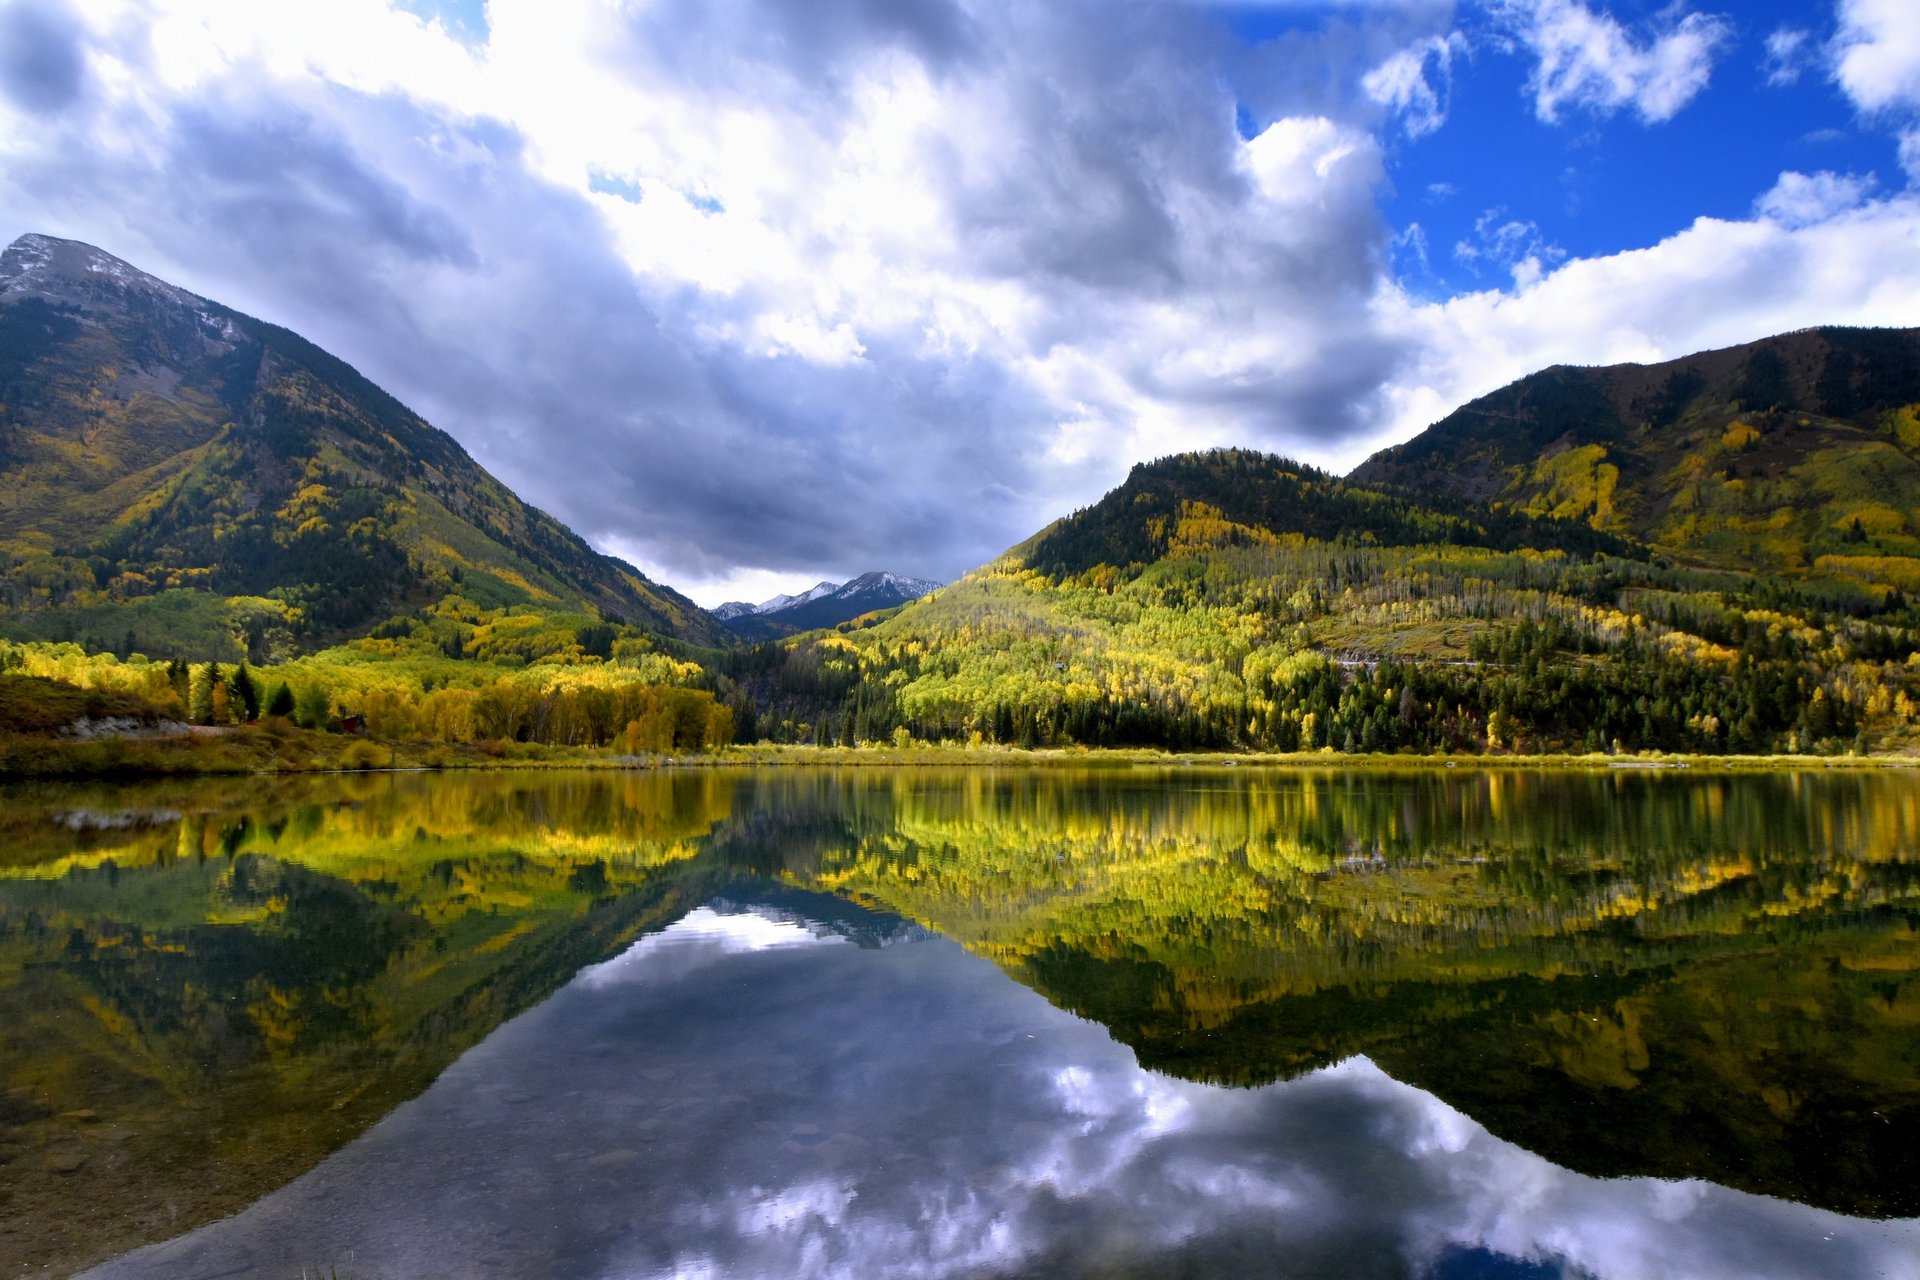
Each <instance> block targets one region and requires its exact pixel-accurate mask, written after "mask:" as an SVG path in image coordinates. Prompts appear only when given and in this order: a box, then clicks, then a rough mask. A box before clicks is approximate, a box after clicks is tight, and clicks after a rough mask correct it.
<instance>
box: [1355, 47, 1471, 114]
mask: <svg viewBox="0 0 1920 1280" xmlns="http://www.w3.org/2000/svg"><path fill="white" fill-rule="evenodd" d="M1466 47H1467V45H1466V38H1465V37H1464V36H1462V35H1460V34H1459V33H1457V32H1455V33H1453V34H1451V35H1446V36H1430V37H1428V38H1427V39H1425V40H1422V41H1419V42H1418V43H1416V44H1413V45H1410V46H1408V47H1407V48H1404V49H1401V50H1399V51H1397V52H1395V53H1394V54H1393V55H1392V56H1391V57H1389V58H1388V59H1387V60H1386V61H1384V62H1382V63H1381V64H1380V65H1379V66H1377V67H1375V68H1374V69H1373V70H1371V71H1369V72H1367V74H1366V75H1364V76H1362V77H1361V79H1360V87H1361V88H1362V89H1363V90H1364V91H1365V92H1366V94H1367V96H1368V97H1369V98H1372V99H1373V100H1374V101H1375V102H1377V103H1379V104H1380V105H1381V106H1383V107H1386V108H1388V109H1389V110H1391V111H1394V112H1395V113H1397V114H1398V115H1399V116H1400V118H1401V120H1402V122H1403V124H1404V126H1405V128H1406V130H1407V133H1408V134H1409V135H1411V136H1412V137H1415V138H1418V137H1423V136H1424V135H1426V134H1429V133H1432V132H1434V131H1435V130H1436V129H1438V128H1439V127H1440V126H1441V125H1443V124H1445V123H1446V122H1447V103H1448V99H1449V98H1450V97H1451V96H1452V90H1453V55H1454V54H1456V53H1464V52H1465V51H1466ZM1428 63H1432V64H1433V71H1434V75H1435V77H1436V78H1437V79H1438V80H1439V82H1440V87H1439V88H1437V89H1436V88H1435V87H1434V85H1433V82H1432V80H1430V79H1429V78H1428V72H1427V65H1428Z"/></svg>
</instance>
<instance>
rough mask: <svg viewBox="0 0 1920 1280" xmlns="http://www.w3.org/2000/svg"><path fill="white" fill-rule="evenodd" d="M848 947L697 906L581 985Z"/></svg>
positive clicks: (790, 924)
mask: <svg viewBox="0 0 1920 1280" xmlns="http://www.w3.org/2000/svg"><path fill="white" fill-rule="evenodd" d="M845 942H846V940H845V939H844V938H840V937H836V936H834V935H832V934H828V933H822V932H818V931H815V930H810V929H808V928H807V927H806V926H804V925H801V924H798V923H795V922H794V921H791V920H775V919H771V918H769V917H767V916H762V915H755V914H753V913H751V912H745V911H742V912H733V913H725V914H723V913H721V912H718V911H715V910H714V909H713V908H712V907H696V908H694V909H693V910H692V911H689V912H688V913H687V914H686V915H684V916H682V917H681V918H680V919H679V920H677V921H675V922H674V923H673V924H671V925H669V926H667V927H666V928H665V929H662V930H661V931H660V932H659V933H655V934H650V935H649V936H647V937H645V938H642V939H640V941H638V942H636V943H634V944H633V945H632V946H631V947H628V948H627V949H626V950H625V951H623V952H621V953H620V954H619V955H617V956H615V957H614V958H613V959H611V960H607V961H604V962H602V963H600V964H596V965H590V966H588V967H587V968H585V969H582V970H581V971H580V976H579V977H578V978H577V979H575V982H576V983H577V985H579V986H581V987H584V988H587V989H589V990H599V989H602V988H606V987H612V986H617V985H619V984H621V983H627V982H659V981H663V980H669V979H672V978H680V977H684V976H686V975H687V974H689V973H691V972H692V971H693V970H695V969H699V968H704V967H705V966H707V965H710V964H717V963H719V962H720V961H722V960H724V959H726V958H727V957H728V956H736V955H743V954H746V953H749V952H755V951H772V950H775V949H777V948H780V947H824V946H841V945H845Z"/></svg>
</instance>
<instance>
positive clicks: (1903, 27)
mask: <svg viewBox="0 0 1920 1280" xmlns="http://www.w3.org/2000/svg"><path fill="white" fill-rule="evenodd" d="M1839 17H1840V30H1839V33H1838V34H1837V35H1836V36H1835V37H1834V40H1833V46H1832V53H1833V60H1834V76H1835V78H1836V79H1837V80H1838V81H1839V82H1840V87H1841V88H1842V89H1844V90H1845V91H1846V93H1847V96H1848V97H1850V98H1852V99H1853V101H1854V103H1855V104H1856V105H1858V106H1859V107H1860V108H1861V109H1862V110H1865V111H1883V110H1890V109H1894V108H1903V107H1904V108H1913V107H1920V5H1915V4H1913V3H1912V2H1911V0H1840V10H1839Z"/></svg>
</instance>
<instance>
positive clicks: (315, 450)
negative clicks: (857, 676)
mask: <svg viewBox="0 0 1920 1280" xmlns="http://www.w3.org/2000/svg"><path fill="white" fill-rule="evenodd" d="M451 594H458V595H463V596H466V597H467V598H469V599H472V600H474V601H475V602H477V603H479V604H481V605H482V606H485V607H489V608H497V607H502V606H511V605H527V606H532V607H536V608H541V609H549V610H554V611H566V612H577V613H582V614H586V615H589V616H592V615H598V616H599V617H602V618H605V619H607V620H610V621H615V620H617V621H623V622H629V623H633V624H636V625H639V626H644V627H647V628H649V629H652V630H655V631H658V632H660V633H662V634H665V635H669V636H673V637H676V638H679V639H682V640H687V641H691V642H694V643H700V644H725V643H729V638H728V636H727V634H726V632H725V631H723V630H722V629H721V628H720V627H719V626H717V624H715V623H714V621H713V620H712V619H711V618H709V617H708V616H707V615H706V614H705V613H703V612H702V611H701V610H700V609H699V608H698V607H697V606H695V605H694V604H692V602H690V601H688V600H686V599H685V598H684V597H682V596H680V595H679V594H678V593H676V592H674V591H672V590H671V589H669V588H666V587H663V586H661V585H659V584H657V583H654V582H651V581H649V580H648V579H647V578H645V577H644V576H642V575H641V574H640V573H639V572H638V571H637V570H635V569H634V568H632V567H631V566H630V565H627V564H624V563H622V562H621V561H619V560H616V559H613V558H611V557H609V556H605V555H602V554H600V553H598V552H596V551H594V550H593V549H592V548H591V547H590V546H588V545H587V544H586V543H585V542H584V541H583V540H582V539H581V538H580V537H579V536H578V535H576V534H575V533H573V532H572V531H571V530H569V529H568V528H567V527H566V526H564V525H562V524H561V523H560V522H559V521H557V520H555V519H553V518H552V517H551V516H548V515H546V514H545V513H544V512H541V511H538V510H535V509H534V508H532V507H529V506H528V505H526V504H525V503H524V502H522V501H520V500H519V499H518V498H517V497H515V496H514V495H513V493H512V492H510V491H509V490H508V489H507V488H506V486H504V485H502V484H501V483H500V482H499V481H498V480H496V479H495V478H494V477H493V476H491V475H489V474H488V473H487V472H486V471H485V470H484V469H483V468H482V467H480V466H479V464H477V463H476V462H475V461H474V460H473V459H472V458H471V457H470V456H468V454H467V453H466V451H465V450H464V449H462V448H461V447H460V445H459V444H458V443H457V442H456V441H455V440H454V439H453V438H452V437H451V436H449V435H447V434H446V433H445V432H443V431H440V430H438V429H436V428H435V427H433V426H431V425H429V424H428V423H427V422H425V421H423V420H422V419H421V418H420V417H419V416H418V415H416V414H414V413H412V412H411V411H410V410H408V409H407V408H406V406H404V405H402V404H401V403H400V402H399V401H398V400H396V399H394V398H393V397H392V396H390V395H388V394H387V393H386V392H385V391H383V390H381V389H380V388H379V387H377V386H375V385H374V384H373V383H371V382H369V381H368V380H367V379H366V378H364V377H362V376H361V375H360V374H359V373H357V372H355V371H354V370H353V369H352V368H351V367H349V366H348V365H347V364H346V363H344V362H343V361H341V360H339V359H337V358H336V357H334V356H332V355H329V354H328V353H327V352H325V351H322V350H321V349H320V348H318V347H316V346H314V345H313V344H312V343H310V342H308V341H306V340H305V339H303V338H301V337H299V336H298V335H296V334H293V333H291V332H289V331H287V330H285V329H281V328H279V327H277V326H274V325H271V324H267V323H264V322H262V321H259V320H255V319H253V318H251V317H248V316H245V315H242V314H240V313H238V312H235V311H233V310H231V309H229V308H227V307H224V306H221V305H220V304H219V303H216V302H210V301H208V300H206V299H204V298H200V297H197V296H195V295H193V294H190V293H187V292H186V291H184V290H182V289H178V288H175V287H174V286H172V285H169V284H167V283H165V282H163V281H161V280H158V279H156V278H154V277H152V276H150V275H147V274H145V273H144V272H141V271H138V270H136V269H135V268H133V267H131V266H129V265H128V264H127V263H125V262H122V261H120V260H119V259H117V258H114V257H112V256H111V255H109V254H106V253H103V252H102V251H100V250H98V249H95V248H93V247H91V246H89V245H85V244H80V243H77V242H74V241H69V240H57V239H53V238H51V237H47V236H37V235H29V236H22V237H21V238H20V239H19V240H17V241H15V242H14V243H13V244H12V245H11V246H10V247H9V248H8V249H7V250H6V252H5V254H4V255H0V625H4V626H6V627H7V628H8V629H10V630H14V631H15V632H16V633H22V634H40V635H51V636H53V637H55V638H59V636H60V633H61V632H62V630H65V631H67V632H68V633H70V634H72V633H76V628H77V627H82V626H95V627H97V626H98V625H110V626H111V628H112V639H113V640H115V641H117V640H118V639H119V638H120V631H121V630H122V629H123V628H124V629H125V630H126V631H127V633H128V634H129V635H132V634H134V633H136V632H140V633H142V635H143V636H147V637H154V638H158V639H160V640H162V641H170V642H172V643H173V644H175V645H179V644H182V643H187V644H191V643H192V642H193V641H194V640H195V639H196V637H199V636H200V634H201V633H203V632H204V633H206V635H207V636H208V637H209V638H211V637H215V636H222V635H231V634H235V633H238V634H241V635H243V636H244V637H245V640H246V647H247V648H248V649H249V650H251V651H253V652H252V656H254V657H255V658H256V659H257V658H260V657H263V656H265V654H266V653H268V652H274V651H279V652H286V651H289V650H292V649H297V648H305V647H311V646H313V645H316V644H319V643H324V642H325V641H327V640H330V639H335V638H339V637H342V636H346V635H352V634H356V633H361V632H364V631H366V630H367V629H368V628H370V627H371V626H373V625H375V624H377V623H378V622H380V621H381V620H383V619H385V618H387V617H389V616H391V615H393V614H396V613H401V612H406V611H410V610H413V609H417V608H420V607H423V606H425V605H428V604H431V603H434V602H436V601H438V600H440V599H442V598H444V597H446V596H448V595H451ZM103 607H104V608H103ZM103 617H104V618H106V619H107V620H108V621H107V623H105V624H102V623H101V622H100V621H99V619H101V618H103ZM162 647H165V646H164V644H163V645H162ZM263 651H264V652H263Z"/></svg>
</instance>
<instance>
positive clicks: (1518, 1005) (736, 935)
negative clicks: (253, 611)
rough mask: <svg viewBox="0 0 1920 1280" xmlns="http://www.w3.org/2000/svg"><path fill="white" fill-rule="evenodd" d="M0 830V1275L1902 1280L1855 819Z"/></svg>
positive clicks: (391, 812)
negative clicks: (1, 1090) (1746, 1279)
mask: <svg viewBox="0 0 1920 1280" xmlns="http://www.w3.org/2000/svg"><path fill="white" fill-rule="evenodd" d="M5 800H6V804H5V807H4V813H5V815H6V816H5V819H4V822H5V824H6V826H5V838H6V845H5V852H4V854H0V1027H4V1028H6V1029H5V1030H0V1071H4V1076H3V1077H0V1079H4V1082H5V1086H6V1093H5V1094H4V1095H3V1096H0V1106H4V1108H5V1110H4V1112H0V1122H4V1124H5V1126H6V1127H5V1129H4V1130H0V1133H4V1145H0V1158H4V1160H5V1163H4V1164H0V1197H4V1200H0V1222H4V1226H0V1251H4V1252H0V1264H4V1265H5V1266H6V1268H7V1269H8V1270H9V1271H10V1272H14V1273H19V1272H21V1271H23V1270H25V1271H26V1272H27V1273H36V1272H45V1273H52V1274H58V1273H64V1272H70V1271H72V1270H74V1269H75V1268H77V1267H79V1266H82V1265H84V1264H86V1263H88V1262H93V1261H99V1260H102V1259H106V1258H109V1257H111V1256H112V1255H113V1254H115V1253H119V1252H122V1251H124V1250H126V1249H129V1248H134V1252H132V1253H128V1254H125V1256H122V1257H119V1258H117V1259H115V1260H113V1261H110V1262H105V1263H104V1265H102V1266H101V1267H100V1268H99V1269H98V1271H97V1272H96V1273H95V1274H99V1275H103V1276H166V1277H186V1276H208V1277H211V1276H229V1275H261V1276H289V1277H291V1276H297V1275H299V1274H300V1271H301V1269H302V1268H303V1267H306V1268H309V1269H321V1270H322V1271H323V1273H324V1270H326V1269H337V1270H338V1271H339V1272H340V1273H341V1274H351V1275H353V1276H356V1277H363V1278H365V1277H414V1276H422V1277H424V1276H441V1275H444V1276H474V1275H487V1276H592V1277H599V1276H609V1277H611V1276H659V1275H673V1276H769V1277H772V1276H805V1275H821V1276H825V1275H845V1276H857V1277H867V1276H949V1275H951V1276H961V1275H965V1276H1003V1275H1005V1276H1014V1275H1023V1276H1024V1275H1033V1276H1040V1275H1046V1276H1134V1275H1138V1276H1162V1275H1192V1276H1245V1275H1276V1276H1278V1275H1324V1274H1339V1275H1359V1276H1375V1275H1377V1276H1409V1277H1442V1278H1447V1280H1452V1278H1455V1277H1468V1276H1500V1277H1531V1276H1576V1275H1593V1276H1621V1277H1629V1276H1633V1277H1638V1276H1650V1275H1676V1276H1679V1275H1684V1276H1719V1275H1725V1276H1850V1275H1863V1276H1864V1275H1889V1276H1901V1275H1920V1223H1916V1222H1915V1221H1913V1220H1912V1219H1913V1217H1914V1215H1916V1214H1920V1203H1916V1196H1920V1191H1917V1190H1916V1188H1920V1179H1916V1177H1915V1174H1916V1173H1920V1142H1916V1141H1915V1139H1916V1137H1920V1133H1917V1132H1916V1130H1917V1129H1920V1105H1916V1104H1917V1103H1920V1016H1916V1015H1920V987H1916V984H1915V983H1914V981H1913V977H1912V975H1913V972H1914V968H1915V965H1916V964H1920V941H1917V939H1916V934H1915V930H1914V925H1915V921H1916V918H1920V917H1916V913H1915V906H1916V898H1920V878H1916V875H1915V872H1916V870H1920V842H1917V837H1920V780H1916V779H1915V778H1913V777H1911V776H1908V775H1905V774H1871V775H1868V774H1826V773H1815V774H1805V775H1755V776H1749V777H1726V776H1711V775H1704V774H1694V775H1690V776H1679V775H1673V776H1648V775H1636V776H1630V777H1629V776H1618V775H1594V774H1546V773H1543V774H1497V773H1485V774H1483V773H1478V772H1468V771H1451V772H1447V773H1438V772H1429V773H1417V774H1407V775H1386V774H1361V775H1344V774H1339V773H1333V772H1328V773H1311V772H1304V773H1303V772H1265V771H1249V770H1233V771H1220V772H1212V773H1210V772H1204V771H1196V770H1165V771H1151V770H1129V771H1124V772H1097V773H1095V772H1089V773H1081V774H1076V773H1068V772H1064V771H1045V772H1039V771H1009V772H996V771H984V770H975V771H932V770H929V771H903V772H878V771H846V772H826V771H821V772H784V773H766V774H722V773H713V772H707V773H699V774H689V775H680V776H673V775H660V774H655V775H644V776H636V777H626V776H612V775H604V774H602V775H580V776H565V775H560V776H553V775H549V776H542V777H526V776H518V777H516V776H503V775H493V776H482V777H400V776H389V777H377V778H356V779H306V780H296V781H293V782H290V783H288V784H286V785H285V786H278V787H269V788H265V789H262V788H260V787H259V786H258V785H250V786H244V787H240V786H229V785H218V784H216V785H211V786H209V785H172V786H161V787H150V788H139V789H131V790H129V789H114V788H92V789H82V790H66V789H35V790H23V791H15V792H11V793H9V794H8V795H7V796H6V797H5ZM228 1214H232V1215H234V1216H231V1217H225V1218H224V1219H223V1220H218V1221H215V1219H222V1216H223V1215H228ZM203 1224H210V1225H203ZM149 1242H154V1243H149ZM143 1244H145V1245H146V1247H144V1248H135V1246H140V1245H143Z"/></svg>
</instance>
